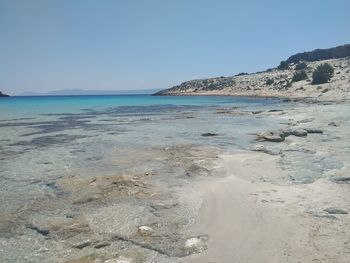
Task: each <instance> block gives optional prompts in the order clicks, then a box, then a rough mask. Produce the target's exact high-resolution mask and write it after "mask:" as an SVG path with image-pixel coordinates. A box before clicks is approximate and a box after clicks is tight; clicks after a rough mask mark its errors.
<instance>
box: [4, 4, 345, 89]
mask: <svg viewBox="0 0 350 263" xmlns="http://www.w3.org/2000/svg"><path fill="white" fill-rule="evenodd" d="M349 10H350V1H349V0H334V1H329V0H264V1H261V0H241V1H239V0H237V1H234V0H227V1H226V0H221V1H220V0H212V1H211V0H138V1H136V0H0V90H1V91H3V92H5V93H8V94H12V95H15V94H19V93H21V92H24V91H36V92H46V91H52V90H58V89H90V90H128V89H130V90H131V89H164V88H169V87H171V86H173V85H177V84H179V83H181V82H183V81H186V80H190V79H197V78H206V77H215V76H231V75H234V74H237V73H239V72H255V71H261V70H264V69H267V68H271V67H275V66H276V65H278V64H279V62H280V61H281V60H283V59H286V58H288V57H289V56H290V55H292V54H294V53H298V52H303V51H309V50H313V49H316V48H328V47H334V46H337V45H342V44H346V43H350V15H349Z"/></svg>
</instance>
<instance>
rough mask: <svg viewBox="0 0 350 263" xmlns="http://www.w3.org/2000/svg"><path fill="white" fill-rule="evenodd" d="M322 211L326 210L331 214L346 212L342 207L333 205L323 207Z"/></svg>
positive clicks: (343, 213) (344, 213)
mask: <svg viewBox="0 0 350 263" xmlns="http://www.w3.org/2000/svg"><path fill="white" fill-rule="evenodd" d="M324 211H325V212H327V213H328V214H332V215H346V214H348V212H347V211H345V210H343V209H339V208H335V207H330V208H326V209H324Z"/></svg>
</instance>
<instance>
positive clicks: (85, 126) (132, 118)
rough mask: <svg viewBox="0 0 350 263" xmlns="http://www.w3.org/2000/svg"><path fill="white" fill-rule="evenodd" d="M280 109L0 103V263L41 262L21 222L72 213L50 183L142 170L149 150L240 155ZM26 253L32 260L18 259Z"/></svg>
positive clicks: (233, 101) (41, 100)
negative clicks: (202, 149)
mask: <svg viewBox="0 0 350 263" xmlns="http://www.w3.org/2000/svg"><path fill="white" fill-rule="evenodd" d="M283 105H284V103H283V102H282V101H280V100H271V99H259V98H246V97H209V96H205V97H204V96H203V97H195V96H194V97H172V96H165V97H156V96H144V95H132V96H127V95H123V96H52V97H9V98H1V99H0V135H1V137H0V225H1V226H0V247H2V249H0V261H1V260H5V261H3V262H14V261H11V260H14V259H18V258H22V260H18V261H16V262H38V260H42V259H43V258H45V254H42V253H41V252H40V253H39V252H38V254H35V253H34V254H33V250H35V249H36V248H34V247H33V246H34V245H35V244H39V243H40V242H44V241H45V240H46V239H45V240H42V239H40V238H42V237H40V235H39V236H38V235H37V233H36V232H35V231H33V227H26V226H28V222H29V221H30V220H34V219H35V220H38V218H48V217H49V216H53V215H55V216H57V214H62V213H63V211H66V210H67V211H68V210H69V211H73V210H74V209H78V208H74V209H73V208H72V207H73V206H72V207H71V206H68V205H67V204H66V201H65V200H66V199H64V198H63V199H62V202H61V201H59V200H60V198H62V195H63V193H61V192H60V190H59V189H58V187H57V180H60V179H61V178H67V177H70V176H75V175H79V176H81V177H82V178H84V176H91V175H101V174H103V175H115V174H116V173H118V174H119V173H121V172H123V171H131V170H135V171H136V169H138V168H136V167H141V166H142V167H147V169H150V166H151V163H155V159H154V158H155V157H154V156H152V155H150V154H148V153H149V152H150V153H152V150H153V149H167V148H166V147H172V146H178V145H181V146H186V147H187V146H188V145H208V146H215V147H218V148H220V149H222V150H223V151H240V150H244V149H246V147H247V145H248V143H249V142H251V141H252V140H253V139H254V136H253V135H252V134H254V133H255V132H258V131H261V130H266V129H267V128H268V127H272V126H273V127H276V126H278V125H279V123H276V120H275V119H274V118H270V117H268V116H266V117H263V116H258V115H259V114H257V115H255V114H254V112H260V111H268V110H276V109H280V108H281V107H283ZM204 133H215V134H217V136H213V137H206V136H202V134H204ZM142 153H145V154H144V155H142V158H141V157H140V156H141V155H140V154H142ZM159 167H160V166H159ZM161 171H164V173H163V174H162V173H161V175H160V177H159V178H158V179H159V180H160V181H161V180H162V176H163V177H164V178H165V176H170V177H174V176H177V175H176V172H174V171H170V170H166V169H163V168H162V170H161ZM164 178H163V180H164ZM158 179H157V180H158ZM166 187H170V186H169V185H167V186H166ZM40 200H41V201H40ZM42 200H46V201H42ZM47 200H50V201H47ZM48 204H49V205H48ZM48 206H50V209H48ZM79 209H80V208H79ZM74 211H75V210H74ZM79 211H80V210H79ZM67 213H68V212H67ZM69 213H71V212H69ZM32 218H34V219H32ZM30 222H31V221H30ZM34 230H36V231H37V232H38V230H37V229H35V228H34ZM39 232H40V231H39ZM40 233H41V232H40ZM41 234H42V233H41ZM45 238H46V237H45ZM33 240H34V241H33ZM32 242H34V243H32ZM35 242H36V243H35ZM38 242H39V243H38ZM45 242H47V240H46V241H45ZM45 242H44V243H45ZM57 242H58V241H57ZM57 242H56V243H52V248H51V250H50V251H51V252H52V255H51V256H52V257H53V256H55V255H56V256H57V255H59V253H64V251H65V249H66V248H65V247H64V246H66V244H67V243H66V241H65V242H63V241H62V242H61V241H60V242H61V243H60V242H58V243H57ZM11 244H16V245H19V246H22V247H24V248H23V253H22V254H20V253H19V254H18V252H17V251H16V250H13V251H12V250H11V249H13V248H12V245H11ZM40 244H41V243H40ZM59 244H60V245H59ZM61 245H62V247H60V246H61ZM40 246H42V245H40ZM11 251H12V252H11ZM28 253H29V254H30V255H31V257H32V261H30V260H29V261H26V260H25V257H26V256H27V255H28ZM48 258H50V257H48ZM41 262H46V261H45V260H44V261H41ZM48 262H55V260H53V261H48Z"/></svg>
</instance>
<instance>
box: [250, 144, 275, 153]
mask: <svg viewBox="0 0 350 263" xmlns="http://www.w3.org/2000/svg"><path fill="white" fill-rule="evenodd" d="M251 150H252V151H255V152H263V153H266V154H270V155H279V154H281V150H271V149H268V148H266V147H265V146H264V145H260V144H257V145H254V146H253V147H252V149H251Z"/></svg>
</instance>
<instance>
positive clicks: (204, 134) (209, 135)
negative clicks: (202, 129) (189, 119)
mask: <svg viewBox="0 0 350 263" xmlns="http://www.w3.org/2000/svg"><path fill="white" fill-rule="evenodd" d="M218 135H219V134H217V133H213V132H206V133H202V134H201V136H203V137H212V136H218Z"/></svg>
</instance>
